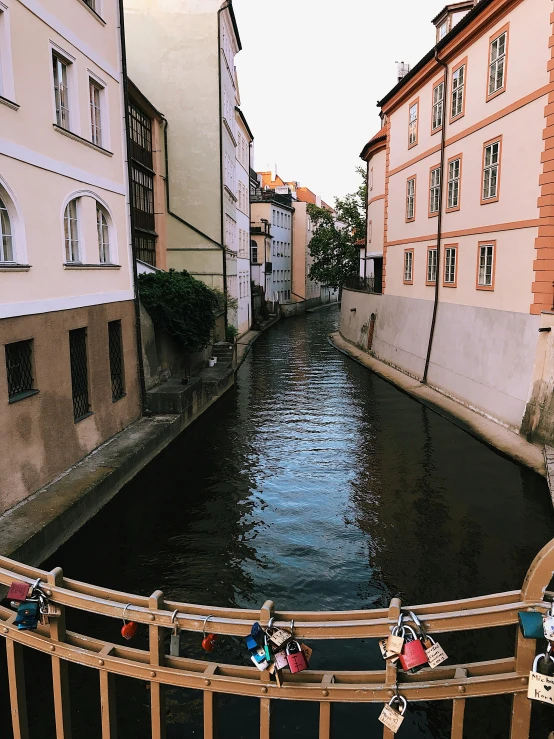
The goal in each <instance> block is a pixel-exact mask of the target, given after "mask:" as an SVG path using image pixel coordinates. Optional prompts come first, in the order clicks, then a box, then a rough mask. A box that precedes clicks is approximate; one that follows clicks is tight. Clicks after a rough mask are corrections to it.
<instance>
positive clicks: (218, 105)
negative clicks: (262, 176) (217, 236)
mask: <svg viewBox="0 0 554 739" xmlns="http://www.w3.org/2000/svg"><path fill="white" fill-rule="evenodd" d="M230 5H231V2H230V0H227V2H225V3H224V4H223V5H222V6H221V8H220V9H219V10H218V11H217V82H218V85H217V89H218V92H219V100H218V101H217V109H218V113H219V121H218V125H219V185H220V186H219V198H220V199H219V203H220V210H221V245H222V249H223V295H224V296H225V334H227V252H226V250H225V239H224V235H225V214H224V212H223V205H224V198H223V174H224V173H223V126H222V124H221V121H222V118H223V111H222V110H221V92H222V91H221V14H222V13H223V11H224V10H227V8H228V7H229V6H230ZM225 338H227V336H225Z"/></svg>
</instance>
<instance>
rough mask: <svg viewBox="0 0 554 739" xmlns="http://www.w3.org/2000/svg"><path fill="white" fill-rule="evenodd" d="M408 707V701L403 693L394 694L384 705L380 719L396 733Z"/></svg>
mask: <svg viewBox="0 0 554 739" xmlns="http://www.w3.org/2000/svg"><path fill="white" fill-rule="evenodd" d="M395 703H398V710H396V709H395V708H394V704H395ZM407 707H408V701H407V700H406V698H404V696H403V695H394V696H393V697H392V698H391V699H390V701H389V702H388V703H387V704H386V705H385V706H384V707H383V710H382V711H381V715H380V716H379V721H380V722H381V723H382V724H383V725H384V726H386V727H387V729H390V730H391V731H392V732H393V734H396V732H397V731H398V729H399V728H400V727H401V726H402V722H403V721H404V714H405V713H406V708H407Z"/></svg>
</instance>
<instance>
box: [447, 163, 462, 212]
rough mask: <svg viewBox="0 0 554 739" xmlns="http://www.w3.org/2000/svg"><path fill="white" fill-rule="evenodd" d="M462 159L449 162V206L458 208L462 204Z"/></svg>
mask: <svg viewBox="0 0 554 739" xmlns="http://www.w3.org/2000/svg"><path fill="white" fill-rule="evenodd" d="M460 169H461V161H460V159H453V160H452V161H451V162H449V163H448V207H449V208H451V209H454V208H458V207H459V205H460Z"/></svg>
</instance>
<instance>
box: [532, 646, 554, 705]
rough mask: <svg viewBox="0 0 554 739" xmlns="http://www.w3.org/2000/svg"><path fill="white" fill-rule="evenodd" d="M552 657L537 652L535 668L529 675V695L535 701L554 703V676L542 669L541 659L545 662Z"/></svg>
mask: <svg viewBox="0 0 554 739" xmlns="http://www.w3.org/2000/svg"><path fill="white" fill-rule="evenodd" d="M551 659H552V658H551V657H547V655H546V654H537V656H536V657H535V661H534V662H533V669H532V670H531V673H530V675H529V686H528V688H527V697H528V698H530V699H531V700H534V701H541V703H549V704H550V705H554V677H551V676H550V675H546V674H544V673H543V672H542V671H541V661H542V662H543V663H544V662H546V661H551ZM543 669H544V667H543Z"/></svg>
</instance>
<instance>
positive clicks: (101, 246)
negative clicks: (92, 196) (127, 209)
mask: <svg viewBox="0 0 554 739" xmlns="http://www.w3.org/2000/svg"><path fill="white" fill-rule="evenodd" d="M96 230H97V232H98V254H99V258H100V264H106V263H108V262H109V261H110V234H109V230H108V219H107V217H106V214H105V212H104V210H103V209H102V208H101V207H100V206H99V205H98V204H97V205H96Z"/></svg>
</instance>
